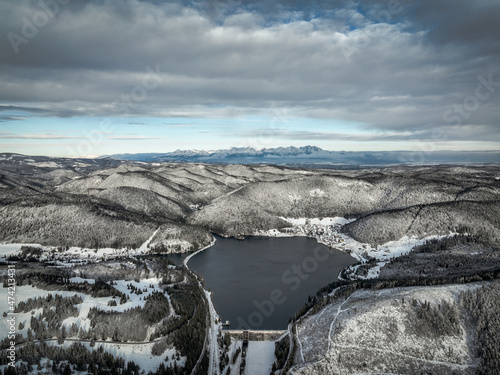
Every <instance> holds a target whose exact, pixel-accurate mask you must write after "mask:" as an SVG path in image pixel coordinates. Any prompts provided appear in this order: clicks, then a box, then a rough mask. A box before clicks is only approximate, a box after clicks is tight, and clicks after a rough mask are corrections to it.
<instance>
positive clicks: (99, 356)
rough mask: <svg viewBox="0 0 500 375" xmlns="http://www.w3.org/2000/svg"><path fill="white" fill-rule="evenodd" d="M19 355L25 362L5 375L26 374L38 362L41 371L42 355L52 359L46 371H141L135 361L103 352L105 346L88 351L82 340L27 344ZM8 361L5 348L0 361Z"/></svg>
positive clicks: (130, 374) (106, 374)
mask: <svg viewBox="0 0 500 375" xmlns="http://www.w3.org/2000/svg"><path fill="white" fill-rule="evenodd" d="M17 356H18V358H22V362H21V363H20V364H18V365H17V366H16V369H15V370H14V371H13V369H12V368H10V370H6V371H5V375H7V374H17V375H27V374H28V373H33V371H34V367H33V366H35V365H38V370H39V371H40V370H41V369H42V366H41V363H40V361H41V360H42V359H43V358H48V359H49V361H48V368H47V367H46V371H47V370H48V371H47V372H48V373H51V372H52V373H53V374H63V375H71V374H74V373H76V372H85V371H86V372H87V373H89V374H96V375H137V374H138V373H139V370H140V368H139V366H138V365H137V364H135V363H134V362H132V361H130V362H128V363H125V361H124V360H123V359H122V358H121V357H115V356H113V355H112V354H110V353H108V352H106V351H104V349H103V348H102V346H100V347H99V348H97V349H95V350H92V351H89V350H88V349H87V348H86V347H85V346H84V345H82V344H80V343H73V344H71V345H70V346H69V347H68V348H63V347H61V346H55V345H49V344H47V343H45V342H40V343H27V344H25V345H23V346H20V347H19V348H18V352H17ZM7 363H8V359H7V358H6V355H5V351H2V354H1V356H0V364H1V365H5V364H7ZM8 371H9V372H8Z"/></svg>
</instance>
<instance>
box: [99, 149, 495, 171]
mask: <svg viewBox="0 0 500 375" xmlns="http://www.w3.org/2000/svg"><path fill="white" fill-rule="evenodd" d="M100 158H110V159H116V160H129V161H141V162H185V163H210V164H279V165H316V166H321V167H328V166H331V167H335V166H342V165H353V166H356V165H360V166H370V165H372V166H377V165H391V164H392V165H394V164H397V165H399V164H405V165H425V164H488V163H499V162H500V151H328V150H323V149H321V148H319V147H316V146H304V147H294V146H290V147H277V148H262V149H255V148H252V147H232V148H230V149H224V150H214V151H203V150H176V151H173V152H166V153H138V154H115V155H106V156H101V157H100Z"/></svg>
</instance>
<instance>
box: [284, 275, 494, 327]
mask: <svg viewBox="0 0 500 375" xmlns="http://www.w3.org/2000/svg"><path fill="white" fill-rule="evenodd" d="M497 279H500V268H498V269H496V270H494V271H485V272H476V273H473V274H470V275H466V276H463V275H462V276H453V277H442V278H440V277H408V278H404V277H403V278H401V279H396V280H395V279H391V280H380V279H368V280H356V281H334V282H332V283H330V284H328V285H326V286H324V287H323V288H321V289H320V290H319V291H318V292H317V293H316V295H314V296H312V297H309V299H308V301H307V302H306V303H305V304H304V305H303V306H302V308H301V309H300V310H299V311H297V313H296V314H295V315H294V316H293V317H291V318H290V320H289V321H290V322H292V321H297V320H298V319H300V318H301V317H303V316H304V315H305V314H306V313H308V312H309V311H311V313H313V314H314V313H316V312H318V311H320V310H321V309H322V308H323V307H324V306H326V305H327V304H329V303H332V302H334V301H336V300H337V299H341V298H347V297H349V296H350V295H351V294H352V293H354V292H355V291H357V290H360V289H372V290H379V289H388V288H403V287H410V286H436V285H446V284H468V283H472V282H478V281H491V280H497ZM337 288H338V291H337V292H336V293H335V295H333V296H330V295H329V294H330V293H332V292H333V290H334V289H337Z"/></svg>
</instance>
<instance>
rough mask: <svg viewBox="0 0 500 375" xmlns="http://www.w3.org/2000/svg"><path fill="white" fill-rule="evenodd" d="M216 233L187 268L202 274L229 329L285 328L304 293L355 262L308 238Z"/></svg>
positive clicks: (327, 280) (311, 292)
mask: <svg viewBox="0 0 500 375" xmlns="http://www.w3.org/2000/svg"><path fill="white" fill-rule="evenodd" d="M216 238H217V242H216V244H215V245H214V246H212V247H211V248H209V249H207V250H204V251H202V252H200V253H198V254H196V255H195V256H193V257H192V258H191V259H190V260H189V268H190V269H192V270H193V271H196V272H197V273H199V274H201V275H202V276H203V278H204V280H205V289H207V290H210V291H211V292H212V298H213V302H214V305H215V308H216V310H217V312H218V313H219V315H220V317H221V319H222V321H223V322H225V321H226V320H228V321H229V322H230V323H231V326H230V327H229V329H256V330H281V329H286V327H287V324H288V319H289V317H291V316H293V315H294V314H295V313H296V312H297V311H298V310H299V309H300V308H301V307H302V306H303V305H304V303H305V302H307V299H308V297H309V296H314V295H315V293H316V292H317V291H318V290H319V289H320V288H322V287H323V286H325V285H327V284H329V283H331V282H332V281H335V280H337V276H338V274H339V272H340V271H341V270H342V269H343V268H345V267H347V266H349V265H351V264H354V263H355V262H356V260H355V259H354V258H352V257H351V256H350V255H349V254H346V253H343V252H341V251H339V250H335V249H330V248H328V247H327V246H324V245H321V244H318V243H317V242H316V240H314V239H312V238H307V237H281V238H274V237H271V238H269V237H249V238H246V239H245V240H237V239H234V238H222V237H216Z"/></svg>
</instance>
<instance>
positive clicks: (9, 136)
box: [0, 132, 86, 140]
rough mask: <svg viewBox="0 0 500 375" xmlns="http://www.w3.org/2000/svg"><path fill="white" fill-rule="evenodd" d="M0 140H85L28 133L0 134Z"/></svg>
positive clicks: (74, 137)
mask: <svg viewBox="0 0 500 375" xmlns="http://www.w3.org/2000/svg"><path fill="white" fill-rule="evenodd" d="M0 138H3V139H43V140H48V139H86V138H85V137H78V136H67V135H61V134H53V133H40V134H38V133H30V134H14V133H4V132H0Z"/></svg>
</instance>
